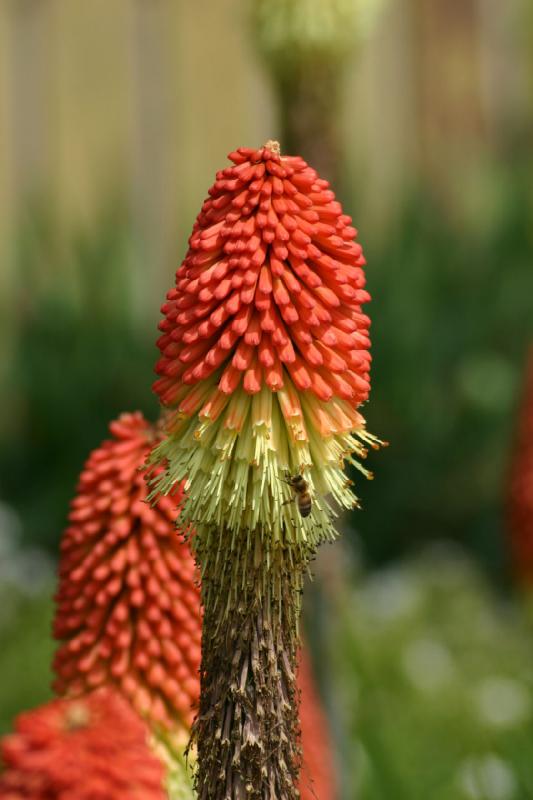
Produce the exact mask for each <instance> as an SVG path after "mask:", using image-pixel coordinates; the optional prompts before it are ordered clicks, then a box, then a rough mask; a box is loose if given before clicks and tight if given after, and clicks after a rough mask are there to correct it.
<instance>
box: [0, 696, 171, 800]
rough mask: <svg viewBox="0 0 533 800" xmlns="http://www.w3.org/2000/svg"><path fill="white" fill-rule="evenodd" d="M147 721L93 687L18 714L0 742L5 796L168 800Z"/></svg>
mask: <svg viewBox="0 0 533 800" xmlns="http://www.w3.org/2000/svg"><path fill="white" fill-rule="evenodd" d="M148 739H149V732H148V730H147V728H146V726H145V724H144V722H143V721H142V720H141V719H139V717H138V716H137V714H136V713H135V712H134V711H133V710H132V709H131V708H130V706H129V705H128V704H127V702H126V701H125V700H124V699H123V698H122V697H120V695H119V694H118V693H116V692H114V691H113V690H110V689H98V690H97V691H96V692H93V693H91V694H88V695H85V696H84V697H83V698H77V699H68V700H55V701H52V702H50V703H47V704H46V705H43V706H40V707H39V708H36V709H34V710H33V711H28V712H26V713H24V714H21V715H20V716H19V717H18V718H17V721H16V723H15V732H14V733H12V734H10V735H8V736H5V737H4V738H3V739H2V740H1V741H0V752H1V756H2V761H3V766H4V771H3V772H2V774H1V775H0V797H2V798H5V800H62V799H63V798H67V797H70V798H76V800H94V798H96V797H101V798H106V800H141V798H142V800H165V798H166V797H167V796H168V795H167V792H166V790H165V788H164V784H165V769H164V767H163V764H162V763H161V761H160V760H159V759H158V758H157V757H156V756H155V755H154V753H153V752H152V751H151V749H150V747H149V745H148Z"/></svg>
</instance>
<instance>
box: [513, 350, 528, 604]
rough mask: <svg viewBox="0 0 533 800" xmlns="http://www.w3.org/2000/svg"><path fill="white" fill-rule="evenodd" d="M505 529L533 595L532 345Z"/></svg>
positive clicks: (520, 573) (516, 564)
mask: <svg viewBox="0 0 533 800" xmlns="http://www.w3.org/2000/svg"><path fill="white" fill-rule="evenodd" d="M507 529H508V534H509V544H510V549H511V555H512V562H513V570H514V573H515V576H516V578H517V580H518V581H519V582H520V583H521V585H522V586H523V587H524V588H525V589H526V590H528V592H531V593H532V594H533V347H532V348H531V349H530V353H529V359H528V363H527V365H526V374H525V384H524V391H523V400H522V405H521V409H520V412H519V420H518V427H517V431H516V443H515V450H514V453H513V460H512V464H511V473H510V480H509V494H508V498H507Z"/></svg>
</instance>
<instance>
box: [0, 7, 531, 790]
mask: <svg viewBox="0 0 533 800" xmlns="http://www.w3.org/2000/svg"><path fill="white" fill-rule="evenodd" d="M532 135H533V6H532V5H531V3H530V2H528V1H527V0H507V2H506V3H502V2H499V0H447V1H446V2H443V1H442V0H440V1H439V0H402V2H400V0H217V2H216V3H215V2H213V3H191V2H185V0H111V1H110V0H106V1H105V2H104V0H92V2H91V3H84V4H82V3H72V2H71V1H70V0H3V2H2V3H0V142H1V146H0V258H1V262H0V264H1V267H0V387H1V396H2V406H1V407H2V414H1V416H0V637H1V639H2V649H1V654H2V655H1V660H0V728H1V730H2V731H3V730H6V729H8V728H9V725H10V723H11V718H12V716H13V714H15V713H16V712H18V711H19V710H20V709H21V708H26V707H29V706H31V705H32V704H35V703H36V702H39V701H40V700H42V699H44V698H45V697H47V696H48V691H49V690H48V683H49V674H48V672H47V664H48V661H49V659H50V654H51V652H52V644H51V642H50V639H49V624H50V622H49V621H50V614H51V601H50V600H49V597H50V595H51V592H52V591H53V585H54V569H55V560H56V556H57V550H58V543H59V538H60V535H61V530H62V527H63V526H64V524H65V520H66V514H67V509H68V503H69V499H70V497H71V496H72V493H73V491H74V487H75V484H76V480H77V475H78V473H79V471H80V469H81V466H82V464H83V461H84V460H85V458H86V457H87V455H88V453H89V451H90V450H91V449H92V448H93V447H95V446H97V445H98V444H99V442H100V441H101V440H102V439H103V438H105V437H106V431H107V423H108V422H109V421H110V420H111V419H112V418H114V417H116V416H117V415H118V414H119V413H120V412H121V411H123V410H136V409H140V410H143V411H144V412H145V413H146V414H147V416H149V417H150V418H152V419H155V417H156V416H157V414H158V408H157V403H156V401H155V399H154V397H153V395H152V394H151V389H150V385H151V381H152V367H153V364H154V362H155V359H156V349H155V346H154V343H155V338H156V326H157V322H158V319H159V306H160V304H161V302H162V300H163V297H164V294H165V292H166V291H167V290H168V289H169V288H170V286H171V284H172V282H173V279H174V272H175V269H176V267H177V266H178V264H179V262H180V261H181V259H182V257H183V255H184V252H185V248H186V243H187V237H188V235H189V233H190V229H191V226H192V223H193V221H194V217H195V216H196V214H197V212H198V210H199V207H200V204H201V202H202V200H203V198H204V196H205V194H206V191H207V188H208V187H209V186H210V184H211V183H212V181H213V177H214V173H215V171H216V170H217V169H220V168H222V167H223V166H224V165H225V163H226V161H225V159H226V154H227V153H228V152H229V151H231V150H234V149H235V148H236V147H238V146H241V145H244V146H259V145H261V144H262V143H263V142H264V141H266V140H267V139H270V138H278V139H279V140H280V141H281V146H282V151H285V152H289V153H290V152H299V153H301V154H302V155H303V156H304V157H305V158H307V159H308V160H309V161H310V162H311V163H312V164H313V165H314V166H316V167H317V168H318V169H319V170H320V171H321V172H322V173H323V174H324V175H325V177H328V178H329V179H330V180H332V182H333V185H334V188H335V190H336V191H337V194H338V195H339V197H340V199H342V201H343V203H344V204H345V206H346V210H347V213H349V214H351V215H352V216H353V218H354V221H355V224H356V226H357V227H358V228H359V231H360V240H361V242H362V244H363V246H364V249H365V254H366V258H367V261H368V270H367V276H368V284H369V289H370V292H371V294H372V296H373V301H372V304H371V306H370V307H369V313H370V314H371V317H372V338H373V350H372V352H373V358H374V361H373V378H372V380H373V390H372V397H371V401H370V403H369V405H368V407H367V408H366V409H365V411H364V413H365V416H366V417H367V419H368V426H369V429H370V430H371V431H373V432H375V433H377V434H378V435H379V436H381V437H382V438H384V439H386V440H388V441H390V443H391V446H390V447H389V448H388V450H386V451H384V452H382V453H381V454H379V455H375V456H372V464H371V468H372V469H373V470H374V471H375V474H376V479H375V480H374V481H373V482H372V483H368V484H367V485H361V484H360V482H358V491H359V494H360V496H361V498H362V502H363V507H364V511H363V512H359V513H358V514H357V515H354V516H353V517H350V518H349V519H348V518H347V519H345V520H344V521H343V529H344V534H345V535H344V537H343V539H342V543H339V544H338V545H336V546H335V548H328V549H327V552H326V553H325V555H323V556H322V557H321V558H320V559H319V562H318V565H317V572H318V577H317V580H316V581H315V584H314V588H313V590H312V591H310V593H309V601H308V608H307V627H308V636H309V639H310V641H311V644H312V645H314V646H315V648H317V647H320V649H321V651H322V657H321V659H320V665H319V666H320V670H319V678H320V682H321V686H322V690H323V695H324V700H325V702H326V704H327V706H328V709H329V712H330V718H331V722H332V729H333V735H334V738H335V740H336V749H337V761H338V771H339V797H342V798H354V797H358V798H362V800H374V798H375V800H378V798H391V797H394V798H395V800H396V798H398V799H399V800H402V799H403V798H408V800H416V798H418V797H420V798H424V800H426V798H428V797H431V798H432V800H435V799H436V800H453V799H455V798H458V800H460V799H461V798H466V799H467V800H468V798H473V799H474V800H475V799H476V798H484V799H486V800H512V799H513V798H528V797H533V767H532V766H531V765H532V763H533V761H532V759H531V741H533V739H532V738H531V737H532V734H533V660H532V656H533V625H530V622H529V615H528V613H527V611H526V610H525V606H524V604H523V603H522V602H521V600H519V598H518V597H517V596H516V594H515V592H514V587H513V583H514V576H515V575H516V574H517V573H518V572H520V568H519V565H518V566H517V563H516V555H515V562H514V563H513V562H512V560H511V559H510V558H509V556H508V552H509V550H508V545H507V538H508V526H507V524H506V513H505V509H506V502H507V497H508V496H509V489H508V484H509V475H510V467H511V463H512V459H513V451H514V448H515V444H516V440H517V435H518V434H517V430H518V415H519V408H520V404H521V402H522V401H521V398H522V395H523V385H524V374H525V365H526V354H527V351H528V348H529V345H530V343H531V342H532V341H533V311H532V308H533V180H532V179H533V150H532V146H531V142H532ZM532 402H533V401H532ZM532 491H533V489H532ZM529 524H530V530H531V535H532V537H533V529H532V527H531V522H530V523H529ZM532 549H533V548H532ZM324 648H325V650H324ZM324 652H327V653H328V655H327V657H326V656H324V655H323V654H324Z"/></svg>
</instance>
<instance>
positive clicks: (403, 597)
mask: <svg viewBox="0 0 533 800" xmlns="http://www.w3.org/2000/svg"><path fill="white" fill-rule="evenodd" d="M330 599H331V598H330ZM330 611H331V612H334V613H331V614H330V617H329V618H330V620H331V624H330V628H329V638H328V650H327V652H328V653H329V654H331V658H332V661H333V663H332V673H333V675H334V676H335V680H334V681H333V682H330V683H329V686H330V687H331V688H330V693H331V692H333V694H334V697H333V700H334V711H335V714H336V719H337V731H339V732H340V733H341V736H340V737H339V739H338V747H339V750H340V753H341V755H342V762H343V765H344V769H343V776H344V791H343V794H342V796H343V797H346V798H352V797H357V798H358V800H382V799H383V800H385V798H387V800H388V798H391V797H394V798H395V799H396V798H397V800H426V798H432V800H463V798H464V800H513V799H515V800H518V798H526V797H531V796H533V769H532V762H531V737H532V735H533V673H532V670H531V664H532V661H533V636H532V630H531V626H530V622H528V620H527V618H526V616H525V615H524V614H523V613H522V612H520V611H519V610H518V609H517V608H516V607H513V606H511V605H510V604H509V603H508V602H503V601H502V600H501V598H500V599H499V598H497V597H495V596H494V595H493V593H492V592H491V591H489V589H488V587H487V585H486V583H485V581H484V579H482V577H481V575H480V573H479V572H478V570H477V568H475V567H474V566H473V564H472V563H471V562H469V561H468V560H467V559H465V557H464V556H463V555H462V554H460V553H458V552H454V551H453V550H450V548H449V547H445V548H443V547H436V548H435V549H433V550H432V551H429V552H426V553H424V554H423V555H422V556H420V557H418V558H417V559H415V560H411V561H404V562H400V563H398V564H396V565H395V566H393V567H389V568H388V569H387V570H385V571H382V572H376V573H374V574H373V575H370V576H369V577H367V578H363V579H362V580H361V581H360V583H359V585H357V586H356V588H355V589H354V588H352V586H350V583H349V582H347V583H346V585H345V587H344V589H339V582H337V583H336V587H335V595H334V599H333V605H332V607H330Z"/></svg>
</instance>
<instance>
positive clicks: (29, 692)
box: [0, 585, 54, 735]
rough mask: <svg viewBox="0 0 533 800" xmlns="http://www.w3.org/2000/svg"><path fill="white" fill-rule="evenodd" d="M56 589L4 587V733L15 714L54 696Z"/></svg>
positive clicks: (0, 717)
mask: <svg viewBox="0 0 533 800" xmlns="http://www.w3.org/2000/svg"><path fill="white" fill-rule="evenodd" d="M52 591H53V589H52V586H51V585H50V586H48V587H47V588H46V589H45V590H43V589H42V588H41V590H40V591H39V593H38V594H36V595H31V594H30V595H27V594H24V593H23V592H20V591H19V590H18V589H17V588H16V587H15V586H14V585H10V586H9V587H7V586H3V587H2V588H1V591H0V602H1V611H0V639H1V640H2V658H1V666H0V735H1V734H3V733H6V732H7V731H9V730H11V727H12V724H11V723H12V719H13V717H14V716H15V714H18V713H19V712H20V711H22V710H25V709H29V708H33V707H34V706H36V705H37V704H38V703H41V702H44V701H45V700H48V699H49V698H50V697H51V696H52V692H51V689H50V682H51V671H50V663H51V658H52V653H53V649H54V646H53V643H52V639H51V636H50V626H51V619H52V602H51V594H52Z"/></svg>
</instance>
